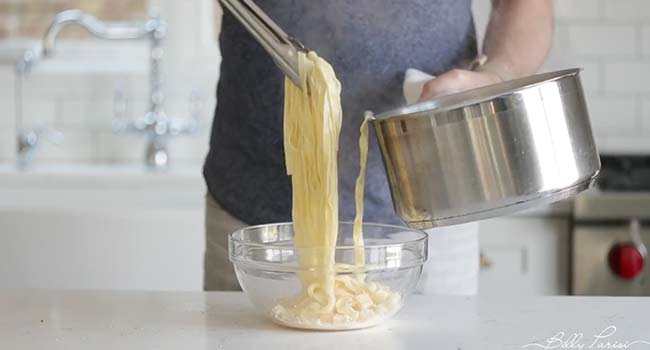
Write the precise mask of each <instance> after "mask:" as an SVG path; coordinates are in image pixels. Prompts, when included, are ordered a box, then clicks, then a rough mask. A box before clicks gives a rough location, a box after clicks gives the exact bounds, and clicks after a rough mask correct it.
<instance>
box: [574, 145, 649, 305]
mask: <svg viewBox="0 0 650 350" xmlns="http://www.w3.org/2000/svg"><path fill="white" fill-rule="evenodd" d="M602 163H603V168H602V172H601V178H600V179H599V181H598V186H597V189H595V190H593V191H589V192H587V193H584V194H583V195H580V196H578V197H576V200H575V204H574V228H573V243H572V284H571V285H572V292H573V294H576V295H650V268H648V266H647V265H648V255H647V254H648V253H647V248H646V247H647V246H648V245H649V244H650V226H649V225H648V223H650V157H649V156H603V157H602Z"/></svg>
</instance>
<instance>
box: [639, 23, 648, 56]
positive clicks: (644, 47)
mask: <svg viewBox="0 0 650 350" xmlns="http://www.w3.org/2000/svg"><path fill="white" fill-rule="evenodd" d="M640 32H641V38H640V40H639V43H640V45H641V48H640V50H641V54H642V55H643V56H644V57H650V24H646V25H644V26H642V27H641V29H640Z"/></svg>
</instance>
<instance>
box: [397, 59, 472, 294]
mask: <svg viewBox="0 0 650 350" xmlns="http://www.w3.org/2000/svg"><path fill="white" fill-rule="evenodd" d="M434 78H435V77H434V76H433V75H429V74H427V73H424V72H422V71H419V70H417V69H408V70H407V71H406V74H405V76H404V98H405V99H406V103H407V104H412V103H415V102H417V100H418V99H419V98H420V94H421V93H422V87H423V86H424V84H425V83H426V82H427V81H429V80H431V79H434ZM426 232H427V234H428V235H429V259H428V260H427V262H426V263H425V264H424V269H423V271H422V277H421V278H420V282H419V284H418V286H417V289H416V293H421V294H436V295H446V294H456V295H472V294H476V293H477V291H478V271H479V244H478V223H476V222H472V223H467V224H462V225H454V226H448V227H440V228H434V229H429V230H426Z"/></svg>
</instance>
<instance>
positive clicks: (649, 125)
mask: <svg viewBox="0 0 650 350" xmlns="http://www.w3.org/2000/svg"><path fill="white" fill-rule="evenodd" d="M639 123H640V124H641V127H642V128H643V132H644V134H646V135H648V138H650V99H645V100H643V102H642V103H641V112H640V115H639Z"/></svg>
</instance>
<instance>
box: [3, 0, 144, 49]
mask: <svg viewBox="0 0 650 350" xmlns="http://www.w3.org/2000/svg"><path fill="white" fill-rule="evenodd" d="M147 7H148V0H94V1H88V0H0V39H6V38H40V37H41V36H42V35H43V34H44V33H45V31H46V30H47V27H48V25H49V23H50V22H51V20H52V18H53V17H54V15H55V14H56V13H58V12H60V11H63V10H67V9H80V10H82V11H84V12H86V13H89V14H91V15H93V16H96V17H97V18H100V19H102V20H113V21H115V20H126V21H129V20H138V19H143V18H145V17H146V15H147ZM88 36H89V35H88V34H87V33H86V32H85V31H84V30H82V29H80V28H70V29H66V30H65V32H64V33H62V37H64V38H85V37H88Z"/></svg>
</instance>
